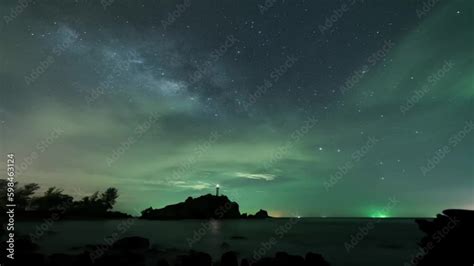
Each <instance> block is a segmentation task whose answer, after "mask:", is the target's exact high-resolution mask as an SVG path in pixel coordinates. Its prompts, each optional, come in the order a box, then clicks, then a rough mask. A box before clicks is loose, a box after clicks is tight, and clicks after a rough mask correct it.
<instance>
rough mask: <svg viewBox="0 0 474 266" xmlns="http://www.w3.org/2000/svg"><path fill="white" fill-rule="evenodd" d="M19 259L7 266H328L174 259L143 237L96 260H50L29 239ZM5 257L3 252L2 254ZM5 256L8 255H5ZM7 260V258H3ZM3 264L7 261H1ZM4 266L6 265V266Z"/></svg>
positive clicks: (314, 260)
mask: <svg viewBox="0 0 474 266" xmlns="http://www.w3.org/2000/svg"><path fill="white" fill-rule="evenodd" d="M18 244H19V245H18V249H17V252H18V253H17V254H16V258H15V260H13V261H9V262H8V264H6V265H12V266H25V265H40V266H147V265H156V266H170V265H174V266H213V265H214V266H239V265H240V266H328V265H329V263H328V262H326V261H325V260H324V259H323V257H322V256H321V255H319V254H315V253H307V254H306V256H305V257H301V256H296V255H289V254H288V253H285V252H278V253H276V255H275V257H268V258H262V259H259V260H257V261H250V260H249V259H246V258H243V259H241V260H240V262H239V258H238V256H237V253H235V252H233V251H229V252H226V253H224V254H223V255H222V257H221V259H220V261H219V260H218V261H214V262H213V260H212V257H211V256H210V255H209V254H207V253H204V252H196V251H189V252H188V253H187V254H182V255H179V254H176V255H174V256H175V257H174V259H173V258H170V256H169V254H166V253H163V252H158V251H157V250H154V249H153V248H150V241H149V240H148V239H146V238H142V237H126V238H122V239H120V240H117V241H116V242H114V243H113V244H112V245H110V246H106V247H105V248H104V247H97V248H101V249H102V250H103V251H104V252H103V253H101V254H100V256H94V255H93V252H94V251H91V252H89V251H83V252H82V253H80V254H61V253H56V254H52V255H49V256H45V255H43V254H40V253H37V251H36V250H37V248H38V247H37V246H36V245H35V244H33V243H32V242H31V240H29V239H28V238H22V240H21V243H18ZM0 253H1V252H0ZM1 255H4V254H1ZM2 259H4V257H2ZM0 262H1V263H5V261H2V260H0ZM2 265H3V264H2Z"/></svg>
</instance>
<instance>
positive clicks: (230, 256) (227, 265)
mask: <svg viewBox="0 0 474 266" xmlns="http://www.w3.org/2000/svg"><path fill="white" fill-rule="evenodd" d="M221 266H239V261H238V260H237V255H236V254H235V252H232V251H230V252H226V253H224V254H223V255H222V258H221Z"/></svg>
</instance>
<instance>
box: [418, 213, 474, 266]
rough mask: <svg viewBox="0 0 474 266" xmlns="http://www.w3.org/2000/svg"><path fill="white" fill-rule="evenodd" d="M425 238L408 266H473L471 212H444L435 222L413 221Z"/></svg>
mask: <svg viewBox="0 0 474 266" xmlns="http://www.w3.org/2000/svg"><path fill="white" fill-rule="evenodd" d="M416 223H417V224H418V226H419V228H420V230H421V231H423V232H424V233H425V234H426V236H425V237H423V238H422V239H421V241H420V243H419V246H420V249H419V251H418V252H417V253H416V254H414V255H413V256H412V257H411V258H410V263H411V265H419V266H426V265H473V264H474V253H473V252H472V251H473V250H474V245H473V242H472V240H473V236H474V211H469V210H445V211H443V213H442V214H438V215H437V216H436V218H435V219H432V220H431V219H418V220H416Z"/></svg>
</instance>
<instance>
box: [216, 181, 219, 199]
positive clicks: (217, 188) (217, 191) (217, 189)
mask: <svg viewBox="0 0 474 266" xmlns="http://www.w3.org/2000/svg"><path fill="white" fill-rule="evenodd" d="M216 196H217V197H218V196H219V184H217V185H216Z"/></svg>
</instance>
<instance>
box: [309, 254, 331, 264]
mask: <svg viewBox="0 0 474 266" xmlns="http://www.w3.org/2000/svg"><path fill="white" fill-rule="evenodd" d="M304 265H305V266H329V265H330V264H329V262H327V261H326V260H325V259H324V258H323V256H321V255H320V254H316V253H313V252H308V253H306V256H305V259H304Z"/></svg>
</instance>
